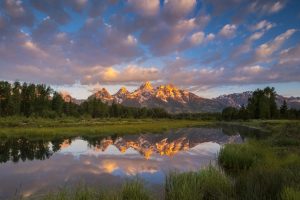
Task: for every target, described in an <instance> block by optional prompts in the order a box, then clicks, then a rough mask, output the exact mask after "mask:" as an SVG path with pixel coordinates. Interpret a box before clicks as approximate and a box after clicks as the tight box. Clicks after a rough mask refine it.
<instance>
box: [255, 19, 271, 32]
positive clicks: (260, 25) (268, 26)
mask: <svg viewBox="0 0 300 200" xmlns="http://www.w3.org/2000/svg"><path fill="white" fill-rule="evenodd" d="M274 26H275V24H273V23H271V22H268V21H267V20H262V21H260V22H258V23H257V24H255V25H253V26H251V28H250V29H251V30H253V31H258V30H261V29H263V30H269V29H271V28H273V27H274Z"/></svg>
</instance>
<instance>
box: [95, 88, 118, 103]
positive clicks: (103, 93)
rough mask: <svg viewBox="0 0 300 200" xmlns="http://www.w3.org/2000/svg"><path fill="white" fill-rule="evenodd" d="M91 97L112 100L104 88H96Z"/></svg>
mask: <svg viewBox="0 0 300 200" xmlns="http://www.w3.org/2000/svg"><path fill="white" fill-rule="evenodd" d="M91 97H95V98H96V99H101V100H103V101H104V102H107V101H110V100H113V97H112V96H111V95H110V94H109V92H108V91H107V90H106V89H105V88H102V89H101V90H98V91H97V92H96V93H95V94H94V95H92V96H91Z"/></svg>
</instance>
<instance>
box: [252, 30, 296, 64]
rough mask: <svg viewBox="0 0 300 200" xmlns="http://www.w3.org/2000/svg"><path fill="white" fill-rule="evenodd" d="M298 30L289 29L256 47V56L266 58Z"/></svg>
mask: <svg viewBox="0 0 300 200" xmlns="http://www.w3.org/2000/svg"><path fill="white" fill-rule="evenodd" d="M295 32H296V30H295V29H289V30H287V31H286V32H284V33H282V34H280V35H279V36H277V37H276V38H275V39H274V40H272V41H270V42H267V43H264V44H262V45H260V46H259V47H258V48H257V49H256V56H257V57H258V58H266V57H268V56H270V55H272V54H273V53H274V52H275V51H277V50H278V49H279V48H280V47H281V45H282V44H283V43H284V42H285V41H286V40H287V39H289V38H290V37H291V36H292V35H293V34H294V33H295Z"/></svg>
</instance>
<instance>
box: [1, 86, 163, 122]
mask: <svg viewBox="0 0 300 200" xmlns="http://www.w3.org/2000/svg"><path fill="white" fill-rule="evenodd" d="M0 116H1V117H7V116H25V117H31V116H34V117H49V118H55V117H64V116H73V117H80V116H84V117H93V118H109V117H116V118H166V117H169V114H168V113H167V112H166V111H165V110H164V109H162V108H135V107H127V106H123V105H120V104H117V103H115V102H113V103H112V104H111V105H109V104H107V103H104V102H102V101H101V100H99V99H96V98H91V99H88V100H86V101H84V102H83V103H82V104H80V105H78V104H75V103H74V102H72V101H69V102H66V101H65V100H64V99H63V97H62V95H61V94H60V93H58V92H56V91H54V90H53V89H52V88H50V87H49V86H47V85H44V84H33V83H29V84H28V83H25V82H24V83H23V84H21V83H20V82H18V81H16V82H14V83H13V84H11V83H9V82H7V81H0Z"/></svg>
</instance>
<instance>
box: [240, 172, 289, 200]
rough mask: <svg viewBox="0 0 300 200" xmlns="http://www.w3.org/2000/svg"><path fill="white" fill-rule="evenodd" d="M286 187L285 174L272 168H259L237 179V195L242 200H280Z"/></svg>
mask: <svg viewBox="0 0 300 200" xmlns="http://www.w3.org/2000/svg"><path fill="white" fill-rule="evenodd" d="M283 186H284V182H283V174H282V173H281V171H280V170H278V169H276V168H272V167H269V166H268V167H265V166H259V167H256V168H253V169H252V170H249V171H248V172H247V173H243V174H241V175H240V176H238V178H237V179H236V183H235V187H236V194H237V196H239V197H240V199H245V200H247V199H249V200H261V199H279V198H280V194H281V191H282V188H283Z"/></svg>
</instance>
